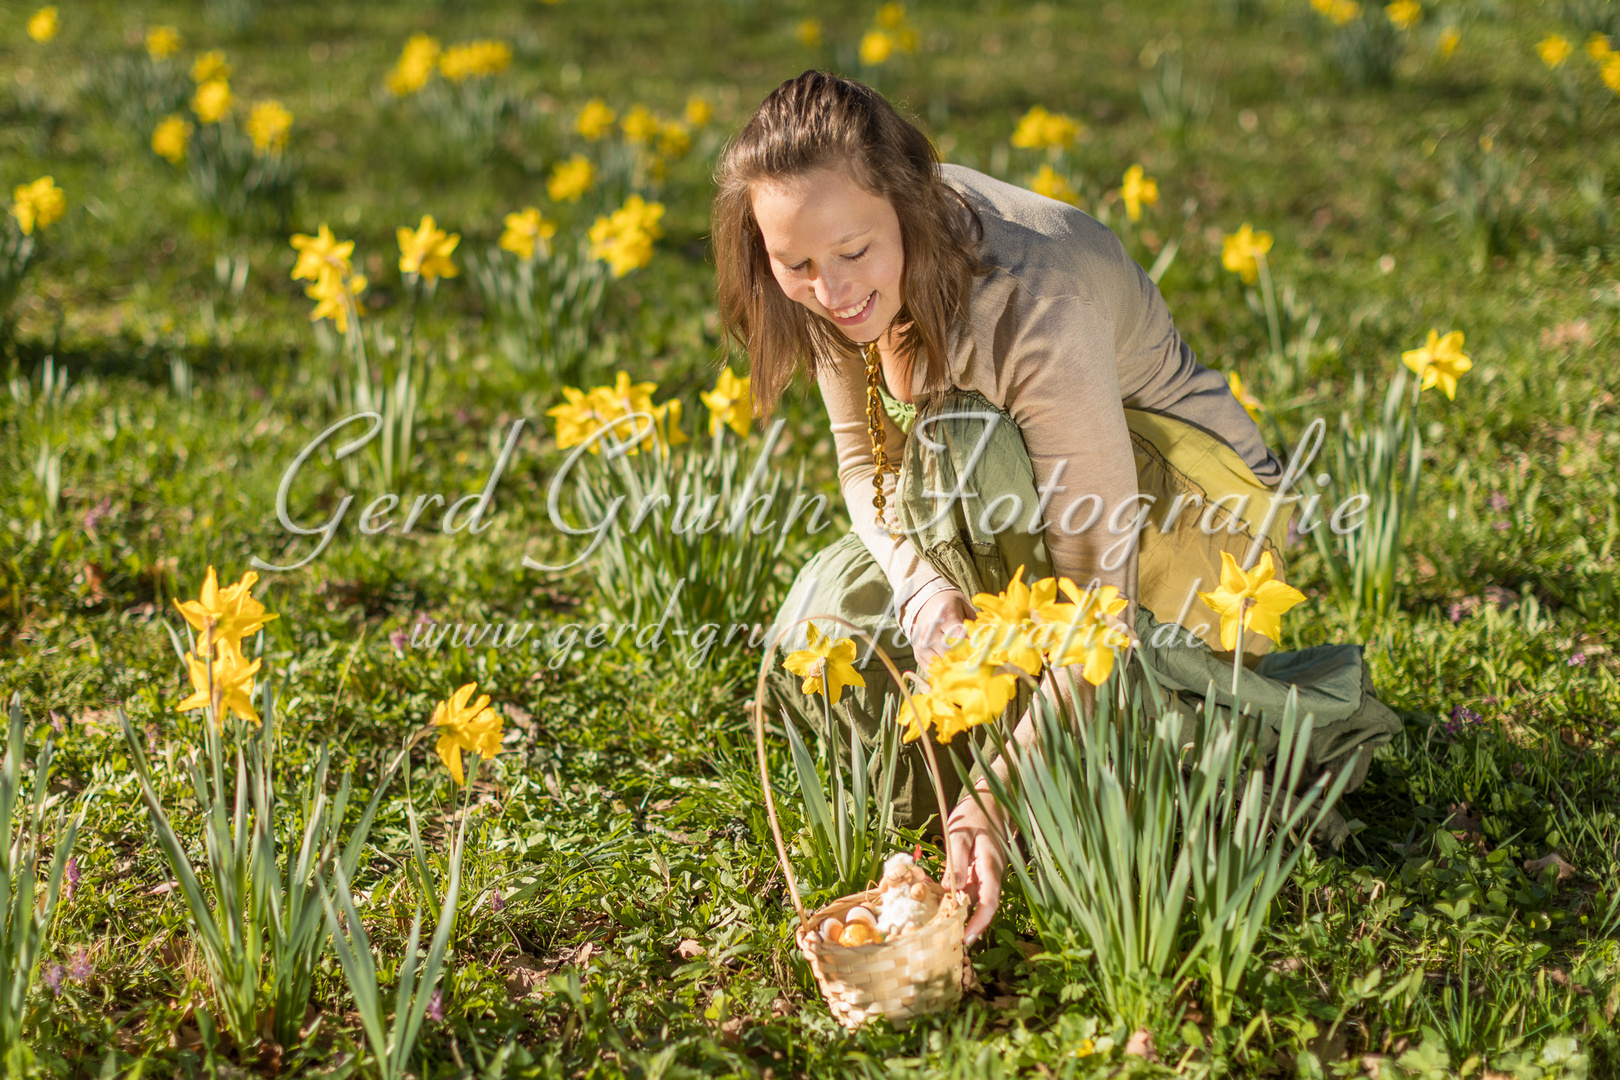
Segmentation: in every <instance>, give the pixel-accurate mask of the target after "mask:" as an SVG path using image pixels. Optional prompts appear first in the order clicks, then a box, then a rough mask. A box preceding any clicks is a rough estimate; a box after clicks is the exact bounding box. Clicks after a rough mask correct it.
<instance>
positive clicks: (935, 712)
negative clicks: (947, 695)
mask: <svg viewBox="0 0 1620 1080" xmlns="http://www.w3.org/2000/svg"><path fill="white" fill-rule="evenodd" d="M960 712H961V710H959V709H956V708H955V707H954V706H952V705H950V704H949V703H947V702H946V701H944V700H943V699H941V698H938V697H935V696H934V695H933V694H931V693H914V694H912V695H911V697H910V698H909V699H908V700H907V701H906V702H905V703H904V704H902V705H901V706H900V714H899V715H898V716H897V717H895V719H896V721H898V723H899V724H900V726H901V727H902V728H904V729H905V731H904V732H903V733H902V735H901V740H902V741H903V742H915V741H916V740H917V739H918V738H919V737H921V736H922V734H923V733H924V732H926V731H928V730H929V729H930V728H932V729H933V730H935V731H954V730H955V729H956V728H957V727H958V726H959V721H958V719H957V717H958V716H959V715H960Z"/></svg>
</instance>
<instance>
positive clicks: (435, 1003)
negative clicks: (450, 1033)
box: [427, 987, 444, 1024]
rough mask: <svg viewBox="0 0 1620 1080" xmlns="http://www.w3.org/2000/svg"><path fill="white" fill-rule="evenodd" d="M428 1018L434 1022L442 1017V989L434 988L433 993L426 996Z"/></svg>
mask: <svg viewBox="0 0 1620 1080" xmlns="http://www.w3.org/2000/svg"><path fill="white" fill-rule="evenodd" d="M427 1015H428V1019H429V1020H432V1021H433V1022H434V1023H435V1024H437V1023H438V1022H439V1021H441V1020H443V1019H444V991H443V990H440V989H438V988H437V987H435V988H434V990H433V994H432V996H431V997H429V998H428V1007H427Z"/></svg>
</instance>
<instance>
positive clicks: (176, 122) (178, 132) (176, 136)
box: [152, 116, 191, 165]
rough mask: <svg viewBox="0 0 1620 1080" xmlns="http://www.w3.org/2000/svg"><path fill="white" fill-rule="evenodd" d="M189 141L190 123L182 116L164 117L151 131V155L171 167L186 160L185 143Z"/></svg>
mask: <svg viewBox="0 0 1620 1080" xmlns="http://www.w3.org/2000/svg"><path fill="white" fill-rule="evenodd" d="M190 140H191V121H189V120H187V119H186V118H185V117H183V116H165V117H164V118H163V119H162V121H161V122H159V124H158V126H157V127H156V128H154V129H153V131H152V153H154V154H156V155H157V156H158V157H161V158H166V159H167V160H168V162H169V164H171V165H178V164H180V163H181V162H182V161H184V160H186V143H187V142H189V141H190Z"/></svg>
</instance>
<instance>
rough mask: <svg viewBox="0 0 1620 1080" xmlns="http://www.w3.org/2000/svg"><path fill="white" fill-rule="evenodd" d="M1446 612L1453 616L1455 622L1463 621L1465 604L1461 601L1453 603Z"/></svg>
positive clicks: (1452, 619)
mask: <svg viewBox="0 0 1620 1080" xmlns="http://www.w3.org/2000/svg"><path fill="white" fill-rule="evenodd" d="M1446 614H1447V615H1448V616H1449V617H1450V618H1451V621H1452V622H1454V623H1460V622H1462V621H1463V606H1462V604H1461V602H1458V603H1453V604H1452V605H1451V607H1450V608H1448V609H1447V610H1446Z"/></svg>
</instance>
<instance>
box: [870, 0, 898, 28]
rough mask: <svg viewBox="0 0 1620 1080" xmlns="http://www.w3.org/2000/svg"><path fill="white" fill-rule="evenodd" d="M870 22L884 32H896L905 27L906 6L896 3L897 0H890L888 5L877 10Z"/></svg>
mask: <svg viewBox="0 0 1620 1080" xmlns="http://www.w3.org/2000/svg"><path fill="white" fill-rule="evenodd" d="M872 21H873V22H874V23H876V24H877V25H878V26H881V27H883V29H885V30H896V29H898V28H899V27H901V26H903V25H905V21H906V5H904V4H901V3H898V2H897V0H890V2H889V3H887V4H884V5H883V6H882V7H880V8H878V9H877V14H876V15H874V16H872Z"/></svg>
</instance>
